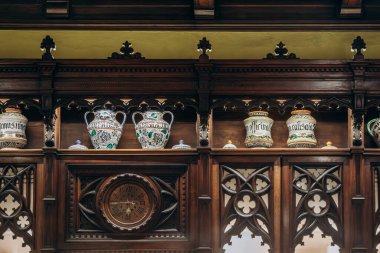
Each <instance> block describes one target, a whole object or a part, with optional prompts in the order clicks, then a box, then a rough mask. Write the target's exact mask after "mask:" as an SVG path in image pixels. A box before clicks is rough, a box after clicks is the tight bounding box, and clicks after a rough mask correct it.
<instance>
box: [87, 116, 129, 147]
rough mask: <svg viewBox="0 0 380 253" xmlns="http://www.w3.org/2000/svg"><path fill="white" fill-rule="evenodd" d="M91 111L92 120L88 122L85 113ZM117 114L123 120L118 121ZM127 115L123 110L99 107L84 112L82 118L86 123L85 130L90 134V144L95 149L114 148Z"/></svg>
mask: <svg viewBox="0 0 380 253" xmlns="http://www.w3.org/2000/svg"><path fill="white" fill-rule="evenodd" d="M90 113H93V114H94V120H93V121H91V122H90V123H88V121H87V115H88V114H90ZM117 114H122V115H123V120H122V122H121V123H119V122H118V121H117V119H116V115H117ZM126 118H127V115H126V114H125V113H124V112H121V111H118V112H114V111H112V110H109V109H99V110H97V111H95V112H91V111H89V112H86V113H85V114H84V119H85V121H86V124H87V131H88V133H89V134H90V138H91V142H92V145H93V146H94V148H95V149H116V147H117V145H118V144H119V140H120V137H121V135H122V132H123V127H124V123H125V120H126Z"/></svg>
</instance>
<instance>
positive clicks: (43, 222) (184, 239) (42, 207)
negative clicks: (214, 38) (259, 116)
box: [0, 53, 380, 253]
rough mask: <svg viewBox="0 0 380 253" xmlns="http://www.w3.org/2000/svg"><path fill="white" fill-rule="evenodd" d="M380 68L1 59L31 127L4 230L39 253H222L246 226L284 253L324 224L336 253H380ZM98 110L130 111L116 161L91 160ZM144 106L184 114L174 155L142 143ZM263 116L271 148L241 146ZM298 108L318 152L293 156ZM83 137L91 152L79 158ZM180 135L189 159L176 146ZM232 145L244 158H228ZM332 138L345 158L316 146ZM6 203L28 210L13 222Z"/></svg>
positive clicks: (9, 97)
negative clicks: (139, 123) (372, 130)
mask: <svg viewBox="0 0 380 253" xmlns="http://www.w3.org/2000/svg"><path fill="white" fill-rule="evenodd" d="M379 66H380V61H379V60H355V61H332V60H329V61H324V60H296V59H293V60H279V59H272V60H269V59H266V60H209V59H208V57H206V56H205V53H204V54H202V55H201V57H200V59H197V60H146V59H117V60H115V59H109V60H50V61H38V60H2V61H0V80H1V83H2V84H1V85H2V86H4V87H3V89H1V91H0V96H1V104H0V107H1V108H6V107H9V106H20V107H21V108H22V109H23V114H24V115H25V116H26V117H27V118H28V119H29V123H28V126H27V138H28V145H27V146H26V147H25V149H22V150H15V151H14V150H0V172H1V174H0V182H1V185H2V186H3V188H2V189H1V190H0V215H1V217H2V218H1V219H2V220H1V225H0V232H4V231H5V230H6V229H8V228H11V229H13V232H14V233H15V234H16V235H17V236H21V237H24V238H25V242H26V243H27V244H28V245H30V246H31V247H32V248H33V249H35V251H36V252H65V253H69V252H70V253H79V252H80V253H85V252H99V253H100V252H136V253H137V252H141V253H142V252H167V253H169V252H171V253H174V252H175V253H184V252H199V253H204V252H210V253H211V252H213V253H216V252H221V251H222V249H223V247H224V246H225V244H228V243H229V242H231V239H232V237H236V236H238V235H239V234H240V233H242V231H243V230H244V229H246V228H247V229H248V230H249V231H250V233H251V234H253V235H255V236H256V237H260V238H261V240H262V242H263V244H264V245H266V247H269V248H270V252H276V253H279V252H281V253H282V252H284V253H288V252H294V251H295V249H296V248H297V247H300V246H299V245H301V244H302V242H303V240H304V238H305V236H309V235H310V234H311V233H312V232H313V231H314V229H315V228H316V227H318V228H319V229H320V230H321V231H322V232H323V234H325V235H326V236H329V237H331V238H332V241H333V242H334V243H335V244H336V245H338V246H339V247H340V248H341V252H356V253H358V252H374V249H375V248H376V247H377V245H378V244H379V235H378V231H377V227H378V225H379V222H378V220H379V217H378V216H379V214H378V213H379V211H378V209H379V208H378V206H379V203H378V198H379V194H378V191H379V187H378V185H377V184H378V179H377V178H378V165H379V164H380V159H378V157H379V156H380V151H379V149H378V148H376V146H375V143H374V142H373V141H372V140H371V139H370V138H369V135H368V133H367V132H366V131H365V124H366V123H367V122H368V121H369V120H371V119H373V118H376V117H378V108H377V106H378V104H380V67H379ZM363 73H364V74H363ZM366 73H368V75H367V74H366ZM366 76H368V79H367V78H366ZM98 107H106V108H110V109H114V108H115V109H117V110H122V111H124V112H126V113H127V121H126V125H125V127H124V130H123V135H122V137H121V140H120V142H119V146H118V149H115V150H94V149H92V145H91V141H90V137H89V134H88V132H87V129H86V124H85V121H84V113H85V112H86V111H89V110H94V109H95V110H96V108H98ZM148 108H156V109H159V110H170V111H172V112H173V113H174V117H175V119H174V123H173V127H172V132H171V136H170V139H169V142H168V144H167V146H166V148H165V149H162V150H143V149H141V146H140V144H139V143H138V141H137V138H136V135H135V131H134V126H133V123H132V121H131V114H132V113H133V112H135V111H138V110H140V111H144V110H147V109H148ZM254 108H261V109H264V110H268V111H269V116H270V117H271V118H272V119H273V120H274V125H273V128H272V137H273V140H274V145H273V147H272V148H268V149H248V148H245V146H244V138H245V129H244V124H243V120H244V119H245V118H247V112H248V111H250V110H252V109H254ZM295 108H306V109H310V110H311V111H312V115H313V117H314V118H315V119H316V120H317V127H316V136H317V140H318V143H317V147H316V148H311V149H291V148H288V147H287V145H286V140H287V138H288V130H287V126H286V120H287V119H288V118H289V117H290V112H291V111H292V110H293V109H295ZM77 139H80V140H81V141H82V143H83V144H84V145H86V146H88V147H89V148H90V149H89V150H68V149H67V148H68V147H69V146H70V145H72V144H73V143H74V142H75V140H77ZM181 139H183V140H184V141H185V143H186V144H189V145H190V146H191V147H192V148H191V149H187V150H172V149H171V147H172V146H173V145H175V144H177V143H178V142H179V140H181ZM228 140H231V141H232V142H233V143H234V144H235V145H237V147H238V148H237V149H231V150H227V149H222V147H223V145H224V144H226V143H227V141H228ZM327 141H332V142H333V145H334V146H337V147H338V149H321V147H323V146H325V145H326V142H327ZM9 168H16V169H14V170H12V171H13V172H12V173H11V172H9V171H10V170H9ZM23 168H24V169H25V168H33V169H32V170H30V171H32V172H27V171H24V170H23ZM21 171H23V172H22V173H21ZM28 171H29V169H28ZM9 173H10V174H9ZM18 173H20V174H18ZM23 173H24V174H25V173H27V176H23V175H24V174H23ZM32 175H33V176H32ZM31 177H33V179H31ZM118 187H119V188H118ZM120 187H121V188H120ZM126 189H129V190H126ZM118 191H119V192H118ZM120 191H125V192H126V193H125V196H124V195H123V194H120ZM114 192H115V193H114ZM112 194H114V195H112ZM128 194H130V195H128ZM111 195H112V196H111ZM9 196H10V197H9ZM11 198H12V199H11ZM7 201H9V202H10V203H11V204H12V203H13V204H14V205H17V204H18V205H20V206H22V208H19V207H15V208H13V209H12V213H11V214H7V212H6V209H5V208H4V207H2V204H1V202H7ZM134 208H135V209H134ZM107 210H108V211H107ZM9 212H11V211H9ZM107 212H108V213H107ZM21 214H25V215H26V217H27V220H28V221H29V222H30V224H31V225H30V226H29V225H28V226H29V227H28V228H30V229H31V230H32V231H33V233H32V235H30V234H29V235H28V236H27V235H26V234H25V226H24V225H20V224H24V223H20V222H21V221H19V222H18V220H17V219H16V218H19V217H21V216H20V215H21ZM110 215H111V216H112V215H114V216H112V217H111V216H110ZM133 215H135V216H133ZM132 216H133V217H134V218H132ZM14 217H16V218H15V219H14ZM22 217H24V216H22ZM21 219H25V218H21ZM117 219H119V223H118V225H117V226H116V225H115V226H113V225H112V224H113V223H112V220H117ZM139 219H141V220H139ZM122 221H124V222H125V224H124V223H123V222H122ZM131 224H132V225H131ZM133 224H138V225H136V226H135V225H133ZM23 226H24V227H23Z"/></svg>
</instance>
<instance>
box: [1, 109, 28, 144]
mask: <svg viewBox="0 0 380 253" xmlns="http://www.w3.org/2000/svg"><path fill="white" fill-rule="evenodd" d="M27 123H28V119H27V118H26V117H25V116H24V115H22V114H21V110H20V109H18V108H6V109H5V112H3V113H1V114H0V149H19V148H23V147H25V145H26V143H27V139H26V134H25V129H26V124H27Z"/></svg>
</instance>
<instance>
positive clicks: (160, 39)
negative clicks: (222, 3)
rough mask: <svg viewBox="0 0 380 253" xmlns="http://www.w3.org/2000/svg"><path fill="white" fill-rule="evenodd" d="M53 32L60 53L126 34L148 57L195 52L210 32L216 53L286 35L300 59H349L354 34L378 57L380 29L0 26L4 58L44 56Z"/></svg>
mask: <svg viewBox="0 0 380 253" xmlns="http://www.w3.org/2000/svg"><path fill="white" fill-rule="evenodd" d="M46 35H50V36H51V37H53V39H54V41H55V43H56V45H57V50H56V51H55V52H54V56H55V58H56V59H78V58H85V59H105V58H107V57H108V56H110V55H111V53H112V52H114V51H119V49H120V47H121V44H122V43H123V42H124V41H125V40H128V41H130V42H131V43H133V48H134V49H135V51H138V52H141V53H142V55H143V56H144V57H146V58H147V59H192V58H197V57H198V55H199V53H198V52H197V51H196V46H197V44H198V41H199V40H200V39H201V38H202V37H204V36H206V37H207V38H208V39H209V40H210V42H211V44H212V47H213V51H212V52H211V54H210V57H211V58H212V59H261V58H263V57H265V56H266V54H267V53H269V52H273V50H274V48H275V45H276V44H277V43H278V42H279V41H283V42H284V43H285V44H286V46H287V48H288V49H289V52H293V53H296V54H297V56H298V57H300V58H301V59H351V58H352V55H353V54H352V52H351V51H350V48H351V43H352V40H353V39H354V38H355V37H356V36H357V35H360V36H362V37H363V38H364V40H365V41H366V43H367V51H366V52H365V57H366V58H367V59H368V58H377V59H380V31H379V32H373V31H358V32H355V31H353V32H352V31H315V32H230V31H216V32H215V31H83V30H75V31H66V30H54V31H49V30H0V38H1V39H0V58H40V57H41V51H40V50H39V48H40V43H41V40H42V39H43V38H44V37H45V36H46Z"/></svg>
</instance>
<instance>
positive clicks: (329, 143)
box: [322, 141, 337, 149]
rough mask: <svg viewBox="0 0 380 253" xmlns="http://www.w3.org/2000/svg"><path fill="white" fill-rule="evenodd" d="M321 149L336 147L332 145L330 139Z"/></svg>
mask: <svg viewBox="0 0 380 253" xmlns="http://www.w3.org/2000/svg"><path fill="white" fill-rule="evenodd" d="M322 149H337V147H335V146H333V145H332V142H331V141H328V142H326V146H324V147H322Z"/></svg>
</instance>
